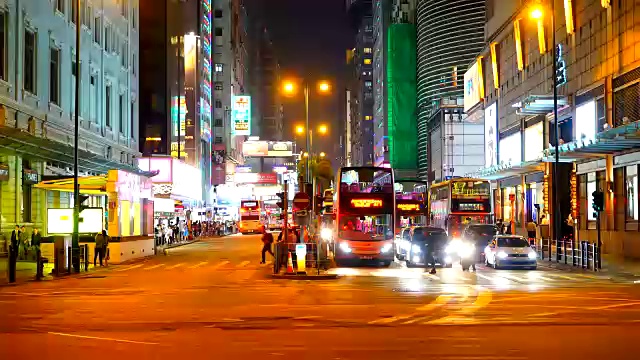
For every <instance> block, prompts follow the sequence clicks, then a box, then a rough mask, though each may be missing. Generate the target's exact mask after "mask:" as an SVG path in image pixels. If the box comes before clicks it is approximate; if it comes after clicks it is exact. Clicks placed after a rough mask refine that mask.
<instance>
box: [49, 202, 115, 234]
mask: <svg viewBox="0 0 640 360" xmlns="http://www.w3.org/2000/svg"><path fill="white" fill-rule="evenodd" d="M80 219H81V221H80V224H79V227H78V232H79V233H80V234H97V233H99V232H101V231H102V230H103V229H104V224H103V221H104V210H103V209H102V208H91V209H84V210H83V211H82V212H81V213H80ZM47 233H48V234H49V235H52V234H56V235H64V234H72V233H73V209H47Z"/></svg>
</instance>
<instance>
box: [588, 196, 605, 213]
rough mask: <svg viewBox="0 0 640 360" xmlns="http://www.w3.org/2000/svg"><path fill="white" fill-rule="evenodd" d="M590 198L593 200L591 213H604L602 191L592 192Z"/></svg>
mask: <svg viewBox="0 0 640 360" xmlns="http://www.w3.org/2000/svg"><path fill="white" fill-rule="evenodd" d="M591 197H592V200H593V203H592V206H593V211H597V212H602V211H604V193H603V192H602V191H594V192H593V193H591Z"/></svg>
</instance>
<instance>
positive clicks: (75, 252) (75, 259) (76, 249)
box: [71, 0, 86, 272]
mask: <svg viewBox="0 0 640 360" xmlns="http://www.w3.org/2000/svg"><path fill="white" fill-rule="evenodd" d="M73 1H75V4H76V13H75V22H76V59H75V60H76V81H75V94H74V97H75V99H74V101H75V104H74V127H73V235H72V238H71V249H72V251H71V256H72V264H73V268H74V270H75V272H80V256H79V255H80V235H79V234H78V233H79V231H80V184H78V138H79V136H80V133H79V128H80V120H79V117H78V116H79V112H80V74H81V71H80V33H81V31H80V28H81V27H82V26H81V24H80V0H73ZM85 256H86V255H85Z"/></svg>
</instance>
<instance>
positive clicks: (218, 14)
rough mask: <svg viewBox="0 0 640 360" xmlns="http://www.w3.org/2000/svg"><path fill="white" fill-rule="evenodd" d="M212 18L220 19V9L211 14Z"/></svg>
mask: <svg viewBox="0 0 640 360" xmlns="http://www.w3.org/2000/svg"><path fill="white" fill-rule="evenodd" d="M213 17H215V18H218V19H219V18H221V17H222V10H220V9H216V10H215V11H214V12H213Z"/></svg>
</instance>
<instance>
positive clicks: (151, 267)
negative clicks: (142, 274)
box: [143, 264, 165, 270]
mask: <svg viewBox="0 0 640 360" xmlns="http://www.w3.org/2000/svg"><path fill="white" fill-rule="evenodd" d="M164 265H165V264H158V265H153V266H149V267H148V268H144V269H143V270H153V269H157V268H159V267H161V266H164Z"/></svg>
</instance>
